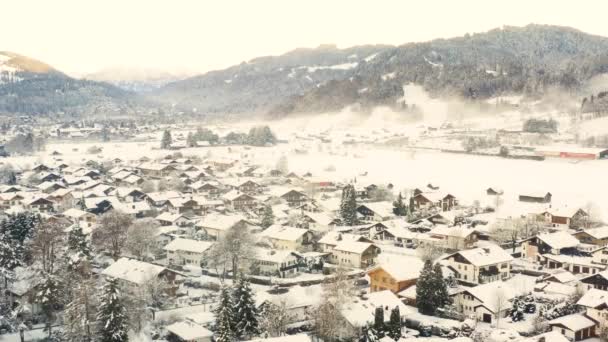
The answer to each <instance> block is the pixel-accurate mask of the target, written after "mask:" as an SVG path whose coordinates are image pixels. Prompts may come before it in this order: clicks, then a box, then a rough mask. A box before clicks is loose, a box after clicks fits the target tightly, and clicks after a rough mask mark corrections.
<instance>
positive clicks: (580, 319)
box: [549, 314, 595, 331]
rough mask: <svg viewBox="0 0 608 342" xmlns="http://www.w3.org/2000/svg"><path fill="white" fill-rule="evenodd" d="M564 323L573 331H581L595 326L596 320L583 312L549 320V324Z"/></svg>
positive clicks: (563, 324)
mask: <svg viewBox="0 0 608 342" xmlns="http://www.w3.org/2000/svg"><path fill="white" fill-rule="evenodd" d="M556 324H559V325H562V326H564V327H566V328H568V329H570V330H572V331H579V330H582V329H585V328H590V327H593V326H595V321H593V320H591V319H590V318H589V317H587V316H585V315H582V314H572V315H568V316H563V317H559V318H556V319H553V320H550V321H549V325H556Z"/></svg>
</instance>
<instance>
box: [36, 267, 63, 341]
mask: <svg viewBox="0 0 608 342" xmlns="http://www.w3.org/2000/svg"><path fill="white" fill-rule="evenodd" d="M62 290H63V289H62V287H61V282H60V280H59V277H57V276H56V275H54V274H49V273H45V274H44V276H43V279H42V282H41V283H40V285H39V288H38V292H37V293H36V302H37V303H39V304H40V307H41V309H42V313H43V314H44V316H45V318H46V327H45V330H46V331H48V333H49V339H50V338H51V337H52V336H53V328H52V327H53V321H54V320H55V309H56V307H57V306H58V305H59V304H60V303H61V299H62V297H61V295H62Z"/></svg>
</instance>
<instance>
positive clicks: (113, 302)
mask: <svg viewBox="0 0 608 342" xmlns="http://www.w3.org/2000/svg"><path fill="white" fill-rule="evenodd" d="M97 321H98V323H99V331H98V332H97V336H98V338H99V341H101V342H125V341H128V340H129V337H128V326H129V323H128V319H127V310H126V309H125V306H124V303H123V300H122V298H121V296H120V291H119V289H118V282H117V280H116V279H108V280H107V282H106V284H105V285H104V286H103V289H102V294H101V303H100V305H99V310H98V312H97Z"/></svg>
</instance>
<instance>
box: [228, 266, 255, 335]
mask: <svg viewBox="0 0 608 342" xmlns="http://www.w3.org/2000/svg"><path fill="white" fill-rule="evenodd" d="M233 296H234V305H235V306H234V315H235V322H236V329H235V331H234V335H235V337H237V338H239V339H245V338H246V339H249V338H251V337H253V336H256V335H258V334H259V333H260V328H259V324H258V318H259V312H258V309H257V307H256V305H255V299H254V297H253V292H252V291H251V287H250V286H249V282H248V281H247V280H245V279H244V278H243V277H242V276H241V277H240V279H239V280H238V282H237V284H236V287H235V289H234V293H233Z"/></svg>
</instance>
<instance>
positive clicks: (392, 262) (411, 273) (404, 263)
mask: <svg viewBox="0 0 608 342" xmlns="http://www.w3.org/2000/svg"><path fill="white" fill-rule="evenodd" d="M380 259H381V261H380V262H379V264H378V266H376V267H374V268H372V269H371V270H369V271H368V272H367V273H368V274H369V273H373V272H374V271H376V270H379V269H382V270H384V271H385V272H386V273H388V274H389V275H390V276H391V277H393V279H395V281H404V280H411V279H418V276H420V271H421V270H422V267H423V266H424V262H422V260H420V258H418V257H415V256H394V255H390V256H389V257H380Z"/></svg>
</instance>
